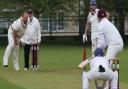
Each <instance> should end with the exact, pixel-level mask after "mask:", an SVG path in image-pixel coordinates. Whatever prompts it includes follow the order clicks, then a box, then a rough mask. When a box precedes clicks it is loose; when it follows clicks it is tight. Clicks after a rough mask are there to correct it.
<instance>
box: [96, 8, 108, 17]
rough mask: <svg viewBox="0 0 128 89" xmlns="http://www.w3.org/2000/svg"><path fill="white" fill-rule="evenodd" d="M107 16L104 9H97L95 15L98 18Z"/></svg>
mask: <svg viewBox="0 0 128 89" xmlns="http://www.w3.org/2000/svg"><path fill="white" fill-rule="evenodd" d="M106 16H107V14H106V11H105V10H104V9H100V10H99V11H98V14H97V17H98V18H104V17H106Z"/></svg>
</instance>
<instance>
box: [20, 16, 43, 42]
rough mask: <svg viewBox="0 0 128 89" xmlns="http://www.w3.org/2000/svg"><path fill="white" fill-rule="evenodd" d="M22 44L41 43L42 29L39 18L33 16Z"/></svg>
mask: <svg viewBox="0 0 128 89" xmlns="http://www.w3.org/2000/svg"><path fill="white" fill-rule="evenodd" d="M21 42H23V43H26V44H36V43H40V42H41V27H40V23H39V21H38V19H37V18H35V17H34V16H33V19H32V21H31V22H30V24H28V27H27V31H26V32H25V34H24V36H23V37H22V38H21Z"/></svg>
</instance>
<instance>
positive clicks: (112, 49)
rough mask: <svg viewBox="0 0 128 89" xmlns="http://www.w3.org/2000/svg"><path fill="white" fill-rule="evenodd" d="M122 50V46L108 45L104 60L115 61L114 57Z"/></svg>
mask: <svg viewBox="0 0 128 89" xmlns="http://www.w3.org/2000/svg"><path fill="white" fill-rule="evenodd" d="M122 50H123V44H120V45H109V46H108V49H107V53H106V58H108V59H109V60H110V59H115V58H116V56H117V55H118V54H119V53H120V52H121V51H122Z"/></svg>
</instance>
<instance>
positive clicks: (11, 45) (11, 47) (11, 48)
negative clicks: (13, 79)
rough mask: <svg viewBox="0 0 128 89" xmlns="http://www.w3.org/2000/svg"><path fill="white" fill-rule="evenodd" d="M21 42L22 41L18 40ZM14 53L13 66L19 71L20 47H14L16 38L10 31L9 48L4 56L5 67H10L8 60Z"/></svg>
mask: <svg viewBox="0 0 128 89" xmlns="http://www.w3.org/2000/svg"><path fill="white" fill-rule="evenodd" d="M18 40H20V39H18ZM12 52H13V65H14V69H16V70H17V69H19V62H18V57H19V45H18V46H14V38H13V34H12V33H10V32H9V31H8V46H7V48H6V50H5V53H4V56H3V65H8V59H9V56H10V54H11V53H12Z"/></svg>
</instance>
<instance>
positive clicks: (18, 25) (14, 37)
mask: <svg viewBox="0 0 128 89" xmlns="http://www.w3.org/2000/svg"><path fill="white" fill-rule="evenodd" d="M28 23H29V17H28V14H27V13H26V12H25V13H24V14H23V15H22V16H21V17H20V18H19V19H18V20H16V21H14V22H13V24H12V25H11V26H10V27H9V30H8V46H7V48H6V50H5V54H4V56H3V66H4V67H8V58H9V56H10V54H11V52H12V51H13V63H14V69H15V70H20V68H19V63H18V57H19V44H20V38H21V37H22V36H23V35H24V33H25V31H26V30H27V29H26V28H27V26H28Z"/></svg>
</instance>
